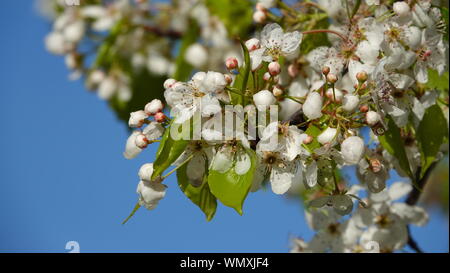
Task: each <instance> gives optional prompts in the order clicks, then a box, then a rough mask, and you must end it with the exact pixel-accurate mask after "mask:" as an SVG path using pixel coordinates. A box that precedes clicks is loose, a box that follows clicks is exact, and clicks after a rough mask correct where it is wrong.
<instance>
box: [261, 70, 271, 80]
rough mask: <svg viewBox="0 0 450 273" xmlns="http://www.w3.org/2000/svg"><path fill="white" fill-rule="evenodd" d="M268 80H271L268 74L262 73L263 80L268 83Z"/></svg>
mask: <svg viewBox="0 0 450 273" xmlns="http://www.w3.org/2000/svg"><path fill="white" fill-rule="evenodd" d="M270 78H271V76H270V73H269V72H266V73H264V75H263V80H265V81H268V80H270Z"/></svg>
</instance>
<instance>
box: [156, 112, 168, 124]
mask: <svg viewBox="0 0 450 273" xmlns="http://www.w3.org/2000/svg"><path fill="white" fill-rule="evenodd" d="M165 120H166V115H165V114H164V113H163V112H158V113H156V114H155V121H156V122H159V123H162V122H164V121H165Z"/></svg>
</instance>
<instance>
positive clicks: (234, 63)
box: [225, 57, 238, 70]
mask: <svg viewBox="0 0 450 273" xmlns="http://www.w3.org/2000/svg"><path fill="white" fill-rule="evenodd" d="M225 65H226V67H227V69H228V70H233V69H235V68H237V67H238V60H237V59H236V58H235V57H230V58H228V59H227V60H226V61H225Z"/></svg>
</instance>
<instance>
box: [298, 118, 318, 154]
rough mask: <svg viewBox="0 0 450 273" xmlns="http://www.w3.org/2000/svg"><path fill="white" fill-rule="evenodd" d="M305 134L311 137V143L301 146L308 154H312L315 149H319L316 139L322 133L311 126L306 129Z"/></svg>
mask: <svg viewBox="0 0 450 273" xmlns="http://www.w3.org/2000/svg"><path fill="white" fill-rule="evenodd" d="M305 133H306V134H307V135H309V136H312V137H313V141H312V142H311V143H309V144H302V145H303V147H305V148H306V149H307V150H308V152H310V153H313V152H314V150H315V149H317V148H320V143H319V141H317V137H318V136H319V135H320V134H321V133H322V131H321V130H320V129H319V128H318V127H316V126H314V125H312V124H311V125H309V126H308V129H306V131H305Z"/></svg>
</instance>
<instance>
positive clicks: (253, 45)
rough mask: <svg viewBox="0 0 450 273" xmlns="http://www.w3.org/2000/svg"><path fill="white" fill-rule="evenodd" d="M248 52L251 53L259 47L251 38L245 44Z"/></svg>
mask: <svg viewBox="0 0 450 273" xmlns="http://www.w3.org/2000/svg"><path fill="white" fill-rule="evenodd" d="M245 46H246V47H247V49H248V51H253V50H256V49H258V48H260V47H261V42H260V41H259V40H258V39H256V38H251V39H249V40H247V41H246V42H245Z"/></svg>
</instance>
